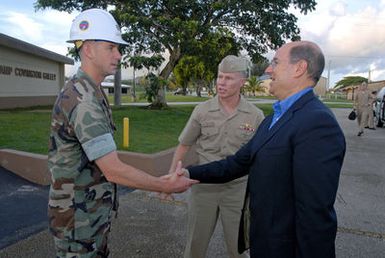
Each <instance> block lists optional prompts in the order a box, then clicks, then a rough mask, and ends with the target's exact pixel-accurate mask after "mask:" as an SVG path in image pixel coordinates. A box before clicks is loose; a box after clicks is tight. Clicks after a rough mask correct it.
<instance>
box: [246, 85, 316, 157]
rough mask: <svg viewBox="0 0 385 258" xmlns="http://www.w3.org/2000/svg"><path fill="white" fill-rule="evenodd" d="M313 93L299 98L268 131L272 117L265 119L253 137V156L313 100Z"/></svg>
mask: <svg viewBox="0 0 385 258" xmlns="http://www.w3.org/2000/svg"><path fill="white" fill-rule="evenodd" d="M314 98H315V96H314V93H313V91H310V92H308V93H306V94H305V95H303V96H302V97H301V98H299V99H298V100H297V101H296V102H295V103H294V104H293V105H292V106H291V107H290V108H289V109H288V110H287V111H286V112H285V114H283V116H282V117H281V118H280V119H279V120H278V121H277V122H276V123H275V124H274V125H273V127H272V128H270V129H269V126H270V124H271V120H272V119H273V115H269V116H268V117H266V119H265V121H264V123H263V125H262V126H260V128H259V130H258V131H257V133H256V136H255V137H254V138H255V139H256V141H255V142H254V145H253V150H252V151H253V155H254V154H255V153H256V152H258V150H259V149H260V148H261V147H263V146H264V145H265V144H266V143H267V142H268V141H269V140H270V139H271V137H273V136H274V135H275V134H276V133H277V132H278V131H279V130H280V129H281V128H282V126H284V125H285V124H286V123H287V122H289V121H290V120H291V118H292V117H293V114H294V113H295V112H296V111H297V110H298V109H301V108H302V107H303V106H304V105H305V104H306V103H307V102H309V101H310V100H312V99H314Z"/></svg>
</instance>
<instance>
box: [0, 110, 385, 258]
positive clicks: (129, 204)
mask: <svg viewBox="0 0 385 258" xmlns="http://www.w3.org/2000/svg"><path fill="white" fill-rule="evenodd" d="M333 111H334V112H335V114H336V117H337V119H338V120H339V122H340V124H341V127H342V128H343V130H344V133H345V136H346V139H347V153H346V158H345V162H344V165H343V169H342V174H341V179H340V187H339V190H338V197H337V201H336V204H335V206H336V209H337V213H338V222H339V229H338V234H337V240H336V247H337V250H336V253H337V257H338V258H351V257H362V258H378V257H385V255H384V254H385V240H384V239H385V200H384V197H385V164H384V161H385V151H384V146H385V129H383V128H378V129H377V130H375V131H365V133H364V135H363V136H361V137H358V136H356V133H357V131H358V129H357V125H356V122H355V121H349V120H348V119H347V115H348V113H349V111H350V110H348V109H334V110H333ZM315 148H316V146H315ZM1 172H2V171H0V174H1ZM13 179H14V178H13ZM13 179H12V180H13ZM9 180H11V179H9ZM1 181H3V180H2V178H0V182H1ZM2 188H3V185H0V189H2ZM27 189H28V188H27ZM44 191H46V190H44V189H43V190H42V193H43V192H44ZM11 192H12V191H11ZM13 192H15V191H14V190H13ZM5 194H7V190H5V191H0V195H1V196H3V195H5ZM187 195H188V193H185V194H182V195H178V196H177V198H178V199H177V201H174V202H159V201H158V200H157V199H156V198H155V197H154V196H153V195H152V194H149V193H147V192H143V191H134V192H132V193H129V194H124V195H122V196H121V197H120V212H119V217H118V218H117V219H116V220H114V222H113V228H112V234H111V249H112V250H111V251H112V255H111V257H115V258H126V257H134V258H148V257H159V258H173V257H175V258H177V257H181V254H182V250H183V246H184V242H185V223H186V215H187V211H186V202H185V200H186V197H187ZM34 198H36V197H34V196H33V195H31V196H30V197H29V199H30V200H31V201H33V199H34ZM0 200H4V199H0ZM14 204H15V205H17V207H19V208H20V209H21V208H24V205H18V203H14ZM3 212H4V211H3V209H2V211H1V213H2V214H3ZM44 212H45V207H44ZM23 213H24V217H23V218H21V219H17V220H15V222H16V221H18V222H19V223H23V222H24V219H25V218H27V217H29V216H31V210H29V208H28V209H26V210H24V211H23ZM3 216H4V215H3ZM8 216H9V214H8ZM2 218H4V217H2ZM42 218H43V217H42ZM7 223H8V222H4V221H3V220H0V228H3V227H6V226H7ZM16 224H17V223H16ZM24 237H25V235H24ZM222 237H223V236H222V233H221V231H220V230H219V231H218V230H217V231H216V233H215V235H214V238H213V239H212V241H211V243H210V247H209V251H208V255H207V257H209V258H224V257H227V256H226V251H225V247H224V245H223V241H222ZM0 249H1V247H0ZM53 256H54V254H53V243H52V239H51V236H50V235H49V233H48V232H47V230H43V231H41V232H40V233H37V234H33V235H32V236H30V237H28V238H26V239H22V238H21V239H20V241H18V242H17V243H14V244H12V245H10V246H8V247H6V248H3V249H2V250H0V257H2V258H3V257H4V258H5V257H7V258H8V257H12V258H14V257H32V258H34V257H36V258H37V257H39V258H40V257H53Z"/></svg>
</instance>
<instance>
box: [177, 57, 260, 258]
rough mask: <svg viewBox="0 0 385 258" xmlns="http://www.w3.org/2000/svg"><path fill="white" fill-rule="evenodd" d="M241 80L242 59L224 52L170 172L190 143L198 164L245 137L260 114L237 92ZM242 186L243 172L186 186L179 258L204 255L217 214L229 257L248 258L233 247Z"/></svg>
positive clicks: (243, 76)
mask: <svg viewBox="0 0 385 258" xmlns="http://www.w3.org/2000/svg"><path fill="white" fill-rule="evenodd" d="M246 78H247V63H246V60H245V59H244V58H241V57H237V56H233V55H229V56H226V57H225V58H224V59H223V60H222V61H221V63H220V64H219V66H218V76H217V85H216V87H217V95H216V96H215V97H214V98H213V99H211V100H208V101H206V102H204V103H201V104H199V105H198V106H196V107H195V109H194V111H193V113H192V114H191V116H190V119H189V121H188V122H187V124H186V126H185V128H184V130H183V132H182V133H181V135H180V136H179V142H180V144H179V145H178V147H177V148H176V150H175V153H174V158H173V162H172V164H171V167H170V173H173V172H174V170H175V167H176V165H177V162H178V161H179V160H182V159H183V158H184V157H185V155H186V153H187V152H188V151H189V149H190V147H191V146H192V145H196V154H197V155H198V159H199V164H205V163H208V162H211V161H215V160H220V159H223V158H225V157H226V156H228V155H231V154H234V153H235V152H236V151H237V150H238V149H239V148H240V147H241V146H242V145H244V144H245V143H246V142H248V141H249V140H250V139H251V137H252V136H253V135H254V132H255V130H256V128H257V127H258V126H259V124H260V123H261V122H262V120H263V118H264V115H263V112H262V111H261V110H260V109H258V108H257V107H256V106H255V105H253V104H251V103H248V102H247V101H246V100H245V99H243V97H242V96H241V95H240V90H241V88H242V86H243V85H244V83H245V81H246ZM246 184H247V176H245V177H242V178H239V179H237V180H234V181H232V182H228V183H225V184H200V185H194V186H193V187H192V188H191V195H190V196H189V197H190V198H189V207H188V208H189V212H188V226H187V243H186V248H185V251H184V258H200V257H205V256H206V251H207V248H208V245H209V242H210V238H211V236H212V234H213V233H214V229H215V226H216V224H217V221H218V217H219V216H220V217H221V222H222V227H223V232H224V238H225V243H226V246H227V252H228V254H229V257H230V258H246V257H249V256H248V254H246V253H243V254H239V253H238V250H237V245H238V227H239V222H240V219H241V210H242V206H243V200H244V196H245V191H246Z"/></svg>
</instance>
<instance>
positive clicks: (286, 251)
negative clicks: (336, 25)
mask: <svg viewBox="0 0 385 258" xmlns="http://www.w3.org/2000/svg"><path fill="white" fill-rule="evenodd" d="M324 63H325V60H324V56H323V54H322V51H321V49H320V48H319V47H318V46H317V45H316V44H314V43H312V42H308V41H298V42H291V43H288V44H285V45H283V46H282V47H281V48H280V49H278V50H277V52H276V54H275V56H274V58H273V60H272V62H271V64H270V65H269V67H268V68H267V69H266V73H268V74H270V75H271V79H272V81H271V83H270V89H269V91H270V93H271V94H273V95H274V96H276V97H277V98H278V101H277V102H276V103H275V104H274V105H273V108H274V114H273V115H270V116H268V117H266V119H265V120H264V121H263V122H262V124H261V125H260V127H259V129H258V131H257V132H256V134H255V135H254V137H253V138H252V139H251V140H250V141H249V142H248V143H247V144H246V145H245V146H244V147H242V148H241V149H240V150H239V151H238V152H237V153H236V154H234V155H232V156H229V157H227V158H226V159H224V160H221V161H215V162H211V163H208V164H205V165H200V166H193V167H188V170H185V169H184V170H179V171H177V173H178V174H179V175H182V174H184V175H189V176H190V178H192V179H197V180H199V181H200V182H201V183H224V182H227V181H230V180H233V179H235V178H239V177H241V176H244V175H246V174H249V180H248V190H247V193H246V198H245V203H246V208H248V209H249V210H247V212H244V214H245V215H247V214H249V216H246V220H242V221H243V222H246V223H241V227H240V232H241V234H240V239H239V242H240V246H239V251H240V252H242V251H244V249H245V248H247V245H246V246H245V245H244V244H245V240H246V242H248V241H249V244H250V254H251V257H254V258H264V257H269V258H273V257H274V258H285V257H288V258H292V257H301V258H302V257H307V258H317V257H319V258H331V257H335V238H336V232H337V217H336V212H335V210H334V207H333V205H334V202H335V198H336V193H337V188H338V181H339V175H340V171H341V166H342V163H343V159H344V155H345V138H344V135H343V133H342V130H341V128H340V126H339V125H338V123H337V121H336V119H335V117H334V115H333V113H332V112H331V111H330V110H329V109H328V108H327V107H326V106H325V105H324V104H323V103H322V102H321V101H319V100H318V98H317V97H316V96H315V95H314V93H313V87H314V86H315V85H316V83H317V81H318V80H319V78H320V76H321V74H322V71H323V68H324ZM248 217H249V219H250V224H249V226H250V228H249V230H246V232H244V233H246V236H249V239H248V238H243V234H242V233H243V232H242V231H243V230H244V229H245V226H247V225H248V223H247V222H248V220H247V218H248ZM246 228H248V227H246ZM247 231H248V232H247ZM248 233H249V234H248ZM246 244H247V243H246Z"/></svg>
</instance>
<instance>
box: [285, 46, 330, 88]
mask: <svg viewBox="0 0 385 258" xmlns="http://www.w3.org/2000/svg"><path fill="white" fill-rule="evenodd" d="M289 56H290V63H296V62H298V61H300V60H305V61H306V63H307V73H308V74H309V76H310V78H311V79H312V80H313V81H314V82H315V83H317V82H318V81H319V79H320V78H321V74H322V72H323V70H324V68H325V57H324V55H323V53H322V51H321V49H320V48H319V47H318V46H317V45H315V44H314V43H311V42H302V44H298V45H296V46H293V47H292V48H291V49H290V54H289Z"/></svg>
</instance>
